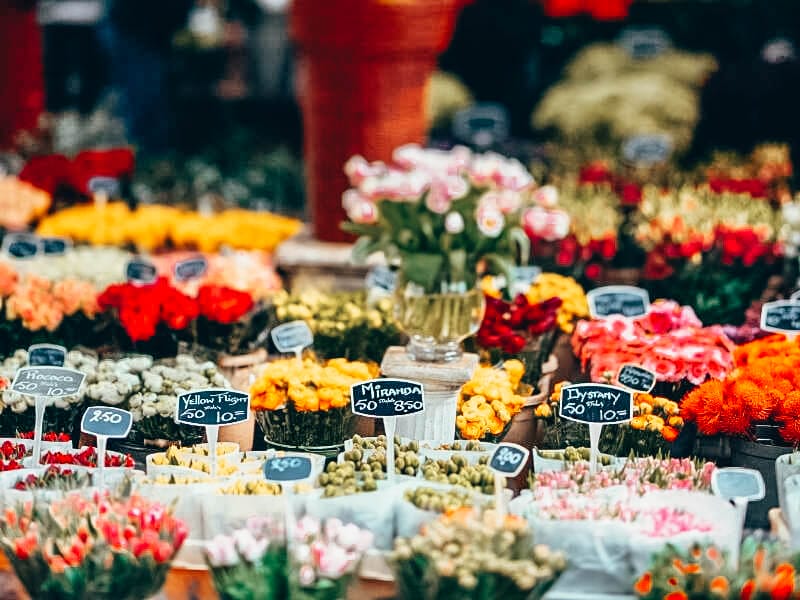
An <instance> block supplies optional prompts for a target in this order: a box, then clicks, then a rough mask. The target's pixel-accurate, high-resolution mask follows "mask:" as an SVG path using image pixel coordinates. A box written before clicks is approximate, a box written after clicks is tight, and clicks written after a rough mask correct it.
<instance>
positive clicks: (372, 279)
mask: <svg viewBox="0 0 800 600" xmlns="http://www.w3.org/2000/svg"><path fill="white" fill-rule="evenodd" d="M365 283H366V286H367V289H368V290H372V289H377V290H383V291H384V292H389V293H392V292H394V290H395V288H396V287H397V273H396V272H394V271H392V270H391V269H390V268H389V267H387V266H384V265H378V266H377V267H373V268H372V269H370V271H369V273H367V278H366V281H365Z"/></svg>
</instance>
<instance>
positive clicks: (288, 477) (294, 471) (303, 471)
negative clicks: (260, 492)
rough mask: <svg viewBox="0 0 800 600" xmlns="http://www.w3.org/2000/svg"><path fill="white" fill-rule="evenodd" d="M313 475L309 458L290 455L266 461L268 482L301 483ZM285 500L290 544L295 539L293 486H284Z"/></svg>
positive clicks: (287, 532) (287, 537) (265, 476)
mask: <svg viewBox="0 0 800 600" xmlns="http://www.w3.org/2000/svg"><path fill="white" fill-rule="evenodd" d="M309 475H311V459H310V458H308V457H307V456H300V455H297V454H290V455H288V456H287V455H284V456H275V457H273V458H268V459H267V460H266V461H264V479H266V480H267V481H277V482H279V483H281V484H283V483H287V482H292V481H301V480H303V479H306V478H307V477H308V476H309ZM281 489H282V490H283V495H284V498H285V499H286V540H287V542H288V543H289V544H291V543H292V540H293V539H294V529H295V518H294V507H293V506H292V498H293V497H294V489H293V486H292V485H286V486H282V487H281Z"/></svg>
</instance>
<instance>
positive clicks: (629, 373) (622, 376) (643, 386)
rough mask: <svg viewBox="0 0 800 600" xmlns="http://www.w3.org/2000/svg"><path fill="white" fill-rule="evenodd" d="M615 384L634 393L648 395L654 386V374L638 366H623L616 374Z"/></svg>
mask: <svg viewBox="0 0 800 600" xmlns="http://www.w3.org/2000/svg"><path fill="white" fill-rule="evenodd" d="M617 383H618V384H619V385H621V386H623V387H626V388H628V389H629V390H632V391H634V392H644V393H645V394H646V393H648V392H649V391H650V390H652V389H653V387H655V385H656V374H655V373H653V372H652V371H649V370H647V369H645V368H644V367H640V366H639V365H632V364H624V365H622V366H621V367H620V369H619V373H617Z"/></svg>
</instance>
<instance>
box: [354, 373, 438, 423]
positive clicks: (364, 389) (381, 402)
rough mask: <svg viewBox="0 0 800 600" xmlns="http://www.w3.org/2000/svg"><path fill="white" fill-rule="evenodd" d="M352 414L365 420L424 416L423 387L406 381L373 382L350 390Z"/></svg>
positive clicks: (358, 385) (366, 382) (380, 380)
mask: <svg viewBox="0 0 800 600" xmlns="http://www.w3.org/2000/svg"><path fill="white" fill-rule="evenodd" d="M350 402H351V405H352V409H353V413H354V414H356V415H361V416H364V417H376V418H378V417H403V416H406V415H414V414H417V413H421V412H424V410H425V395H424V393H423V390H422V384H421V383H416V382H414V381H406V380H405V379H371V380H369V381H365V382H363V383H357V384H355V385H353V386H351V387H350Z"/></svg>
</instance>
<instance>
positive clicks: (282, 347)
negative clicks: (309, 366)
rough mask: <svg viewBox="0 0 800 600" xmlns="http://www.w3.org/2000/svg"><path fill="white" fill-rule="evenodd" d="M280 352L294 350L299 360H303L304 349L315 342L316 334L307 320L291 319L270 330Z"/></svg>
mask: <svg viewBox="0 0 800 600" xmlns="http://www.w3.org/2000/svg"><path fill="white" fill-rule="evenodd" d="M270 335H271V336H272V341H273V342H274V343H275V347H276V348H277V349H278V352H286V353H288V352H294V354H295V356H297V360H298V362H300V363H302V362H303V350H304V349H305V348H307V347H308V346H310V345H311V344H313V343H314V334H312V333H311V329H310V328H309V327H308V323H306V322H305V321H291V322H289V323H284V324H283V325H278V326H277V327H273V328H272V331H270Z"/></svg>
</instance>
